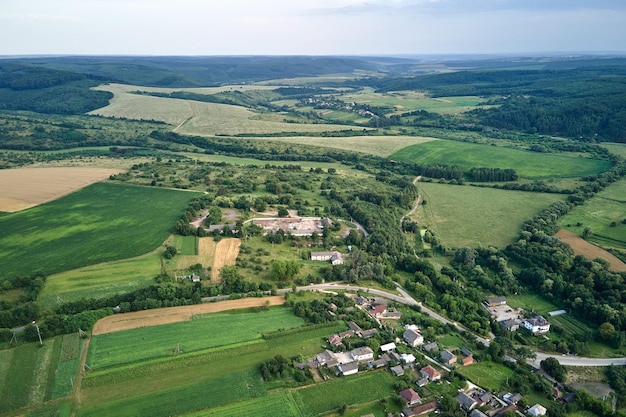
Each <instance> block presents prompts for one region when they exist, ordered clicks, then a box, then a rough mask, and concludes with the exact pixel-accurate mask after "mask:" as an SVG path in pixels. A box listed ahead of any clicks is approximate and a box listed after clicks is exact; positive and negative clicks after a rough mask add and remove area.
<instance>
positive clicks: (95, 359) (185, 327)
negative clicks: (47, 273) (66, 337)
mask: <svg viewBox="0 0 626 417" xmlns="http://www.w3.org/2000/svg"><path fill="white" fill-rule="evenodd" d="M205 317H206V318H202V319H197V320H191V321H186V322H180V323H173V324H164V325H161V326H157V327H154V326H153V327H143V328H138V329H133V330H126V331H122V332H115V333H109V334H100V335H97V336H94V337H93V338H92V340H91V344H90V349H89V357H88V363H89V366H90V367H91V368H93V369H99V368H106V367H111V366H117V365H121V364H126V363H133V362H140V361H144V360H148V359H154V358H159V357H166V356H171V355H172V353H173V352H174V350H175V349H176V348H177V346H178V347H179V348H180V350H182V351H183V352H192V351H197V350H202V349H209V348H216V347H221V346H226V345H230V344H234V343H240V342H247V341H251V340H255V339H260V338H261V333H263V332H267V331H271V330H278V329H281V328H285V329H288V328H292V327H297V326H300V325H302V324H303V321H302V319H301V318H299V317H296V316H294V315H293V314H292V313H291V311H289V310H287V309H284V308H273V309H270V310H269V311H267V312H262V313H245V314H244V313H238V314H235V313H232V314H229V313H220V314H212V315H210V316H205Z"/></svg>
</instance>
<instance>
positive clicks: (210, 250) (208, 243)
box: [166, 236, 217, 275]
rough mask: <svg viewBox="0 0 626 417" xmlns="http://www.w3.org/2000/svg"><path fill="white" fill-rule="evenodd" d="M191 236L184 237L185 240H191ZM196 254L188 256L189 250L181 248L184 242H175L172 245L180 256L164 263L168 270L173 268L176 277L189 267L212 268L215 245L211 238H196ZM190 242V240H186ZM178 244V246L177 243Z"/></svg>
mask: <svg viewBox="0 0 626 417" xmlns="http://www.w3.org/2000/svg"><path fill="white" fill-rule="evenodd" d="M192 237H193V236H186V237H185V238H192ZM193 239H195V240H196V245H197V249H196V253H195V254H194V255H191V254H188V252H191V250H189V249H187V250H185V249H184V248H183V246H182V245H183V244H184V243H183V242H184V241H175V242H174V244H175V246H176V248H177V249H178V250H179V252H181V254H180V255H176V256H175V257H174V258H173V259H170V260H168V261H166V266H167V267H168V268H175V269H176V271H174V272H175V273H176V274H177V275H179V274H182V273H183V272H184V271H186V270H187V269H189V267H190V266H192V265H195V264H201V265H202V266H203V267H205V268H206V267H209V266H210V267H212V266H213V263H214V261H215V249H216V247H217V244H216V243H215V241H214V240H213V238H212V237H200V238H196V237H193ZM188 240H191V239H188ZM177 242H180V245H181V246H179V244H178V243H177Z"/></svg>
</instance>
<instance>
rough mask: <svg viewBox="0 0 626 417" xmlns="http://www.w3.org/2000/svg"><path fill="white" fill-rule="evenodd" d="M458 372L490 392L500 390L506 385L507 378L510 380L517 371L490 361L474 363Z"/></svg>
mask: <svg viewBox="0 0 626 417" xmlns="http://www.w3.org/2000/svg"><path fill="white" fill-rule="evenodd" d="M456 370H457V372H458V373H460V374H461V375H463V376H465V377H467V378H468V379H469V380H471V381H472V382H473V383H475V384H477V385H479V386H481V387H483V388H486V389H487V390H489V391H497V390H499V389H500V388H501V387H502V386H503V385H504V383H505V382H506V380H507V378H510V377H511V376H513V374H514V373H515V371H513V370H512V369H510V368H507V367H506V366H504V365H502V364H500V363H494V362H489V361H482V362H478V363H474V364H473V365H470V366H463V367H457V368H456Z"/></svg>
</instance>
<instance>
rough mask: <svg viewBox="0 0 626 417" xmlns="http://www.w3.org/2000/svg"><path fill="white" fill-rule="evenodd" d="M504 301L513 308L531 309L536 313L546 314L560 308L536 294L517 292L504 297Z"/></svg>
mask: <svg viewBox="0 0 626 417" xmlns="http://www.w3.org/2000/svg"><path fill="white" fill-rule="evenodd" d="M506 303H507V304H508V305H510V306H511V307H513V308H523V309H525V310H531V309H533V310H534V311H535V312H536V313H537V314H540V315H542V316H543V315H547V314H548V312H550V311H556V310H560V308H559V307H558V306H556V305H554V304H552V303H551V302H550V301H548V300H546V299H544V298H542V297H540V296H539V295H537V294H519V295H510V296H507V297H506Z"/></svg>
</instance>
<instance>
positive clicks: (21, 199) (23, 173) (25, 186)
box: [0, 167, 122, 212]
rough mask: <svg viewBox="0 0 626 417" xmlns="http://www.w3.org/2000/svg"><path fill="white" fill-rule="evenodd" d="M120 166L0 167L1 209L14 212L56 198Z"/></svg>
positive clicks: (99, 178) (99, 179) (104, 177)
mask: <svg viewBox="0 0 626 417" xmlns="http://www.w3.org/2000/svg"><path fill="white" fill-rule="evenodd" d="M121 171H122V169H110V168H90V167H65V168H63V167H57V168H17V169H3V170H0V196H2V197H0V211H5V212H15V211H19V210H24V209H27V208H30V207H34V206H36V205H39V204H42V203H46V202H48V201H52V200H56V199H57V198H59V197H62V196H64V195H67V194H70V193H72V192H74V191H76V190H78V189H81V188H83V187H86V186H88V185H90V184H93V183H94V182H98V181H102V180H104V179H106V178H108V177H109V176H110V175H112V174H117V173H119V172H121Z"/></svg>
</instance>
